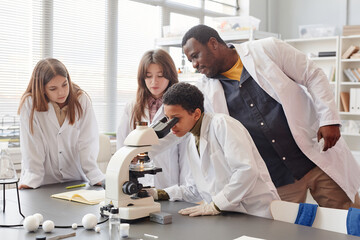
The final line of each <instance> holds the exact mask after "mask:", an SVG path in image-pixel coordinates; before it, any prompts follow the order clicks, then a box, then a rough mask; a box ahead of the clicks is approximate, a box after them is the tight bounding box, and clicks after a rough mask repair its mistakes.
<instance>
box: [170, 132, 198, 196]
mask: <svg viewBox="0 0 360 240" xmlns="http://www.w3.org/2000/svg"><path fill="white" fill-rule="evenodd" d="M188 141H189V135H185V136H184V138H183V139H182V140H181V142H180V143H179V144H178V151H179V154H178V156H179V157H178V163H179V169H180V173H179V185H174V186H171V187H168V188H165V189H164V190H165V191H166V193H167V194H168V195H169V197H170V199H169V200H170V201H186V202H192V203H195V202H199V201H201V200H202V198H201V196H200V194H199V192H198V190H197V188H196V185H195V182H194V180H193V177H192V174H191V170H190V167H189V163H188V158H187V156H188V155H187V144H188Z"/></svg>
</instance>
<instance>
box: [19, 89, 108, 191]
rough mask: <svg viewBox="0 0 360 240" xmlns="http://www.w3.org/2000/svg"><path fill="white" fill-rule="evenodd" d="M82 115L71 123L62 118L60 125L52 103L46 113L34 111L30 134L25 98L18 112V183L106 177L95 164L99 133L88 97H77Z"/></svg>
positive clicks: (33, 184) (94, 180) (29, 102)
mask: <svg viewBox="0 0 360 240" xmlns="http://www.w3.org/2000/svg"><path fill="white" fill-rule="evenodd" d="M79 101H80V104H81V107H82V109H83V115H82V117H81V118H80V119H79V120H78V115H76V121H75V123H74V124H73V125H70V124H69V120H68V118H66V119H65V121H64V123H63V125H62V126H61V127H60V125H59V122H58V119H57V117H56V114H55V110H54V107H53V105H52V104H51V103H50V102H49V103H48V107H49V110H48V111H47V112H37V111H35V112H34V120H33V127H34V128H33V129H34V133H33V134H31V133H30V126H29V117H30V112H31V108H32V100H31V97H28V98H27V99H26V100H25V102H24V105H23V106H22V108H21V112H20V148H21V158H22V163H21V178H20V184H25V185H28V186H30V187H32V188H37V187H39V186H41V185H44V184H51V183H58V182H66V181H72V180H88V181H90V184H96V183H98V182H101V181H102V180H104V178H105V176H104V175H103V174H102V173H101V171H100V169H99V168H98V166H97V163H96V158H97V156H98V152H99V132H98V127H97V123H96V118H95V114H94V111H93V109H92V106H91V102H90V100H89V98H88V97H87V96H86V95H85V94H82V95H81V96H80V97H79Z"/></svg>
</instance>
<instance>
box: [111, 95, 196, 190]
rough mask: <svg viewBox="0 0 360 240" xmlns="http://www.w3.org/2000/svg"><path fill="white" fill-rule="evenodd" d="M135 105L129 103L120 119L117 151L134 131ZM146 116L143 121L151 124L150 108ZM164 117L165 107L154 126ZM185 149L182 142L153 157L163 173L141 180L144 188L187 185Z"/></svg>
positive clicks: (146, 109) (154, 120) (159, 113)
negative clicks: (133, 115) (183, 153)
mask: <svg viewBox="0 0 360 240" xmlns="http://www.w3.org/2000/svg"><path fill="white" fill-rule="evenodd" d="M134 104H135V100H133V101H131V102H128V103H127V104H126V106H125V109H124V112H123V114H122V115H121V117H120V119H121V120H120V124H119V127H118V131H117V134H116V146H117V149H119V148H121V147H122V146H124V140H125V138H126V137H127V135H128V134H129V133H130V132H131V131H132V130H133V129H134V128H133V123H132V120H131V116H132V112H133V109H134ZM145 115H146V116H145V118H143V119H142V121H144V122H149V119H150V117H149V110H148V108H145ZM164 116H165V114H164V107H163V106H161V107H160V108H159V110H158V111H157V112H156V114H155V116H154V118H153V121H152V124H154V123H156V122H158V121H159V120H160V119H162V118H163V117H164ZM149 124H150V123H149ZM184 147H185V145H184V144H183V143H181V142H177V144H174V145H172V146H171V147H168V146H166V147H165V146H164V149H163V150H162V151H161V153H159V154H158V155H156V157H151V160H153V161H154V165H155V166H156V167H161V168H162V172H159V173H157V174H156V175H150V174H146V175H145V177H143V178H140V179H139V182H140V183H142V184H143V185H144V186H153V187H155V188H158V189H167V188H168V187H171V186H176V187H172V189H174V188H176V189H177V186H179V185H184V186H185V185H187V178H188V176H189V170H188V169H189V167H188V164H187V161H186V160H184V157H183V155H182V154H181V153H182V152H183V150H181V149H182V148H184ZM149 156H150V155H149ZM174 191H177V190H174Z"/></svg>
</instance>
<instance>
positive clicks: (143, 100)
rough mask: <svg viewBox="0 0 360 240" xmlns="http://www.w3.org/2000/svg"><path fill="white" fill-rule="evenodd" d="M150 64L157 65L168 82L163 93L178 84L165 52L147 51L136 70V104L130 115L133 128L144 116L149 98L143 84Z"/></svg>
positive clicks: (171, 62) (176, 75) (174, 68)
mask: <svg viewBox="0 0 360 240" xmlns="http://www.w3.org/2000/svg"><path fill="white" fill-rule="evenodd" d="M150 64H157V65H159V66H160V67H161V68H162V71H163V76H164V77H165V78H166V79H168V80H169V85H168V86H167V88H166V89H165V91H164V93H165V92H166V91H167V90H168V88H169V87H171V86H172V85H174V84H175V83H178V82H179V80H178V74H177V71H176V67H175V63H174V61H173V60H172V58H171V56H170V55H169V54H168V53H167V52H166V51H164V50H162V49H155V50H150V51H147V52H146V53H145V54H144V55H143V57H142V58H141V60H140V63H139V68H138V75H137V82H138V88H137V93H136V104H135V106H134V109H133V113H132V123H133V126H134V127H135V123H136V122H138V121H141V118H142V117H143V116H145V106H146V104H147V100H148V98H149V97H150V96H151V92H150V91H149V89H148V88H147V87H146V84H145V78H146V72H147V69H148V68H149V66H150Z"/></svg>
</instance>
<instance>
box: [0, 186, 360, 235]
mask: <svg viewBox="0 0 360 240" xmlns="http://www.w3.org/2000/svg"><path fill="white" fill-rule="evenodd" d="M79 183H80V182H70V183H63V184H54V185H46V186H42V187H40V188H38V189H34V190H33V189H29V190H21V191H20V201H21V208H22V213H23V214H24V215H25V216H28V215H32V214H34V213H41V214H42V215H43V216H44V220H52V221H54V222H55V225H70V226H71V225H72V223H77V224H78V225H81V219H82V217H83V216H84V215H85V214H87V213H94V214H95V215H96V216H98V217H99V221H101V220H103V219H101V217H100V214H99V206H98V205H85V204H81V203H75V202H69V201H66V200H60V199H54V198H51V197H50V195H52V194H54V193H60V192H64V191H67V190H66V189H65V186H69V185H73V184H79ZM86 188H87V189H100V188H101V187H90V186H87V187H86ZM70 190H75V189H70ZM70 190H68V191H70ZM192 205H193V204H190V203H186V202H167V201H165V202H161V208H162V211H164V212H167V213H171V214H172V223H171V224H167V225H161V224H158V223H154V222H150V221H149V219H148V218H146V219H142V220H141V221H137V222H135V223H132V224H131V227H130V235H129V238H128V239H129V240H131V239H143V240H149V239H151V240H154V238H150V237H146V236H144V233H147V234H151V235H155V236H158V239H159V240H160V239H163V240H165V239H166V240H177V239H179V240H180V239H181V240H183V239H190V240H191V239H207V240H212V239H214V240H226V239H229V240H230V239H235V238H238V237H240V236H243V235H246V236H250V237H256V238H262V239H268V240H300V239H317V240H321V239H323V240H332V239H334V240H342V239H356V240H359V239H360V238H358V237H355V236H350V235H346V234H340V233H335V232H330V231H325V230H320V229H315V228H311V227H305V226H299V225H296V224H290V223H285V222H279V221H274V220H270V219H264V218H259V217H254V216H249V215H246V214H241V213H230V212H229V213H222V214H221V215H218V216H203V217H188V216H181V215H179V214H178V213H177V211H178V210H180V209H182V208H185V207H189V206H192ZM19 223H22V217H21V216H20V214H19V212H18V207H17V198H16V191H15V189H8V190H6V209H5V212H2V211H1V212H0V225H3V224H19ZM99 226H100V228H101V231H100V233H96V232H95V231H94V230H85V229H83V228H78V229H77V230H73V229H71V228H67V229H61V228H55V229H54V231H53V232H52V233H44V232H43V230H42V229H38V230H37V231H36V232H31V233H29V232H27V231H26V230H25V229H24V228H23V227H12V228H0V239H19V240H20V239H33V240H34V239H35V238H36V236H39V235H43V236H46V237H47V238H48V237H53V236H56V235H59V234H66V233H71V232H74V231H75V232H76V237H75V238H69V239H87V240H89V239H109V235H108V222H105V223H103V224H101V225H99Z"/></svg>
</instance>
